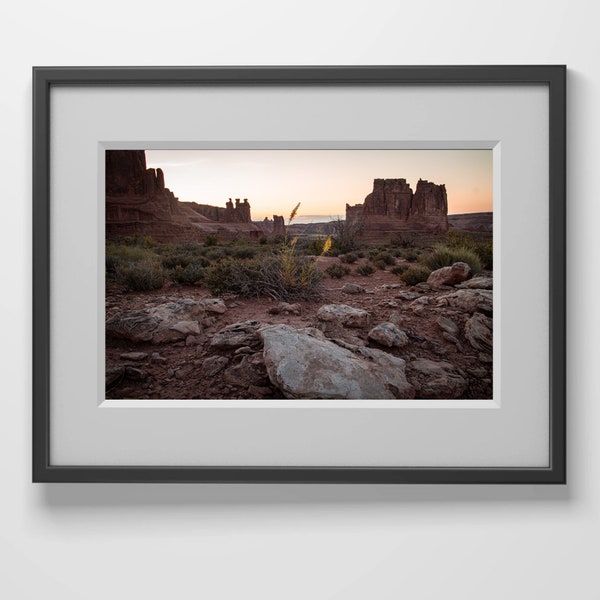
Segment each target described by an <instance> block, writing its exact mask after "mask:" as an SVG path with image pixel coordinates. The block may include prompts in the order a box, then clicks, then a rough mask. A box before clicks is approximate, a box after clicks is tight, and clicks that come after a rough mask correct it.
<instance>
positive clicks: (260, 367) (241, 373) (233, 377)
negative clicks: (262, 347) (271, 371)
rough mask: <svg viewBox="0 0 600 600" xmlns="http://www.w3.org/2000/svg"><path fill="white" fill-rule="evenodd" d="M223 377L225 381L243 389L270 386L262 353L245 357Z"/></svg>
mask: <svg viewBox="0 0 600 600" xmlns="http://www.w3.org/2000/svg"><path fill="white" fill-rule="evenodd" d="M223 376H224V379H225V381H227V382H228V383H230V384H233V385H235V386H237V387H241V388H248V387H249V386H251V385H255V386H259V387H264V386H266V385H268V384H269V377H268V375H267V370H266V367H265V360H264V358H263V353H262V352H256V353H254V354H250V355H248V354H245V355H243V356H242V357H241V360H239V362H237V363H236V364H234V365H233V366H232V367H229V368H228V369H227V370H226V371H225V373H224V375H223Z"/></svg>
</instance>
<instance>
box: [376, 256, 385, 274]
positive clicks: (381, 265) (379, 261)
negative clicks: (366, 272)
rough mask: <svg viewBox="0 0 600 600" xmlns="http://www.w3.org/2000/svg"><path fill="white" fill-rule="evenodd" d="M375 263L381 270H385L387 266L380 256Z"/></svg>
mask: <svg viewBox="0 0 600 600" xmlns="http://www.w3.org/2000/svg"><path fill="white" fill-rule="evenodd" d="M373 265H375V267H377V268H378V269H380V270H381V271H385V268H386V267H387V264H386V262H385V260H383V259H382V258H379V257H378V258H376V259H374V260H373Z"/></svg>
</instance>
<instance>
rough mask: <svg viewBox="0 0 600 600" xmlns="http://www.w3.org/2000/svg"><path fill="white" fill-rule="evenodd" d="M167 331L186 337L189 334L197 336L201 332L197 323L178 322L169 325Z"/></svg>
mask: <svg viewBox="0 0 600 600" xmlns="http://www.w3.org/2000/svg"><path fill="white" fill-rule="evenodd" d="M169 329H170V330H172V331H178V332H179V333H182V334H184V335H186V336H187V335H189V334H190V333H191V334H195V335H199V334H200V332H201V330H200V325H199V324H198V321H180V322H179V323H175V324H174V325H171V326H170V327H169Z"/></svg>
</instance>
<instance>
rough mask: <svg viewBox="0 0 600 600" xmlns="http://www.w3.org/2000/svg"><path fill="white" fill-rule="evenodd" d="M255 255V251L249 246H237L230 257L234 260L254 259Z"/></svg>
mask: <svg viewBox="0 0 600 600" xmlns="http://www.w3.org/2000/svg"><path fill="white" fill-rule="evenodd" d="M255 255H256V250H255V249H254V248H252V247H250V246H239V247H237V248H233V249H232V252H231V256H233V257H234V258H242V259H243V258H254V256H255Z"/></svg>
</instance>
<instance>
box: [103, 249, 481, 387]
mask: <svg viewBox="0 0 600 600" xmlns="http://www.w3.org/2000/svg"><path fill="white" fill-rule="evenodd" d="M337 260H338V259H336V258H329V257H328V258H321V259H320V261H321V263H322V264H321V266H322V267H326V266H327V265H328V264H329V263H330V262H335V261H337ZM458 265H459V266H458V267H456V265H455V266H454V267H452V268H450V267H447V268H446V269H448V270H447V271H446V272H444V273H442V274H439V273H438V272H434V273H433V274H432V276H431V278H430V280H429V282H428V283H422V284H418V285H417V286H414V287H410V286H407V285H405V284H403V283H402V282H400V280H399V278H398V276H397V275H393V274H392V273H390V272H389V271H381V270H379V271H377V272H376V273H373V274H372V275H370V276H368V277H364V276H360V275H356V274H354V273H353V274H351V275H349V276H346V277H344V278H343V279H331V278H329V277H327V276H325V277H324V279H323V294H322V298H321V299H320V300H319V301H318V302H298V303H293V304H286V303H281V302H277V301H275V300H270V299H248V298H239V297H235V296H222V297H220V298H213V297H211V296H210V294H209V292H208V291H207V290H206V289H203V288H198V287H185V286H176V285H171V286H170V287H164V288H163V289H161V290H158V291H156V292H145V293H125V292H124V291H123V290H122V289H121V288H119V287H116V286H112V287H109V289H107V296H106V319H107V325H106V386H107V388H106V397H107V398H137V399H142V398H150V399H151V398H156V399H159V398H160V399H175V398H178V399H179V398H242V399H251V398H413V397H414V398H491V397H492V316H493V312H492V294H493V292H492V289H491V288H492V279H491V277H492V274H491V272H484V273H479V274H478V275H477V276H476V277H473V278H467V279H466V280H465V277H468V276H469V274H468V273H467V272H465V271H464V269H463V267H460V265H463V263H458ZM464 266H465V267H466V265H464ZM436 273H438V275H437V276H436V277H433V276H434V275H435V274H436Z"/></svg>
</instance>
